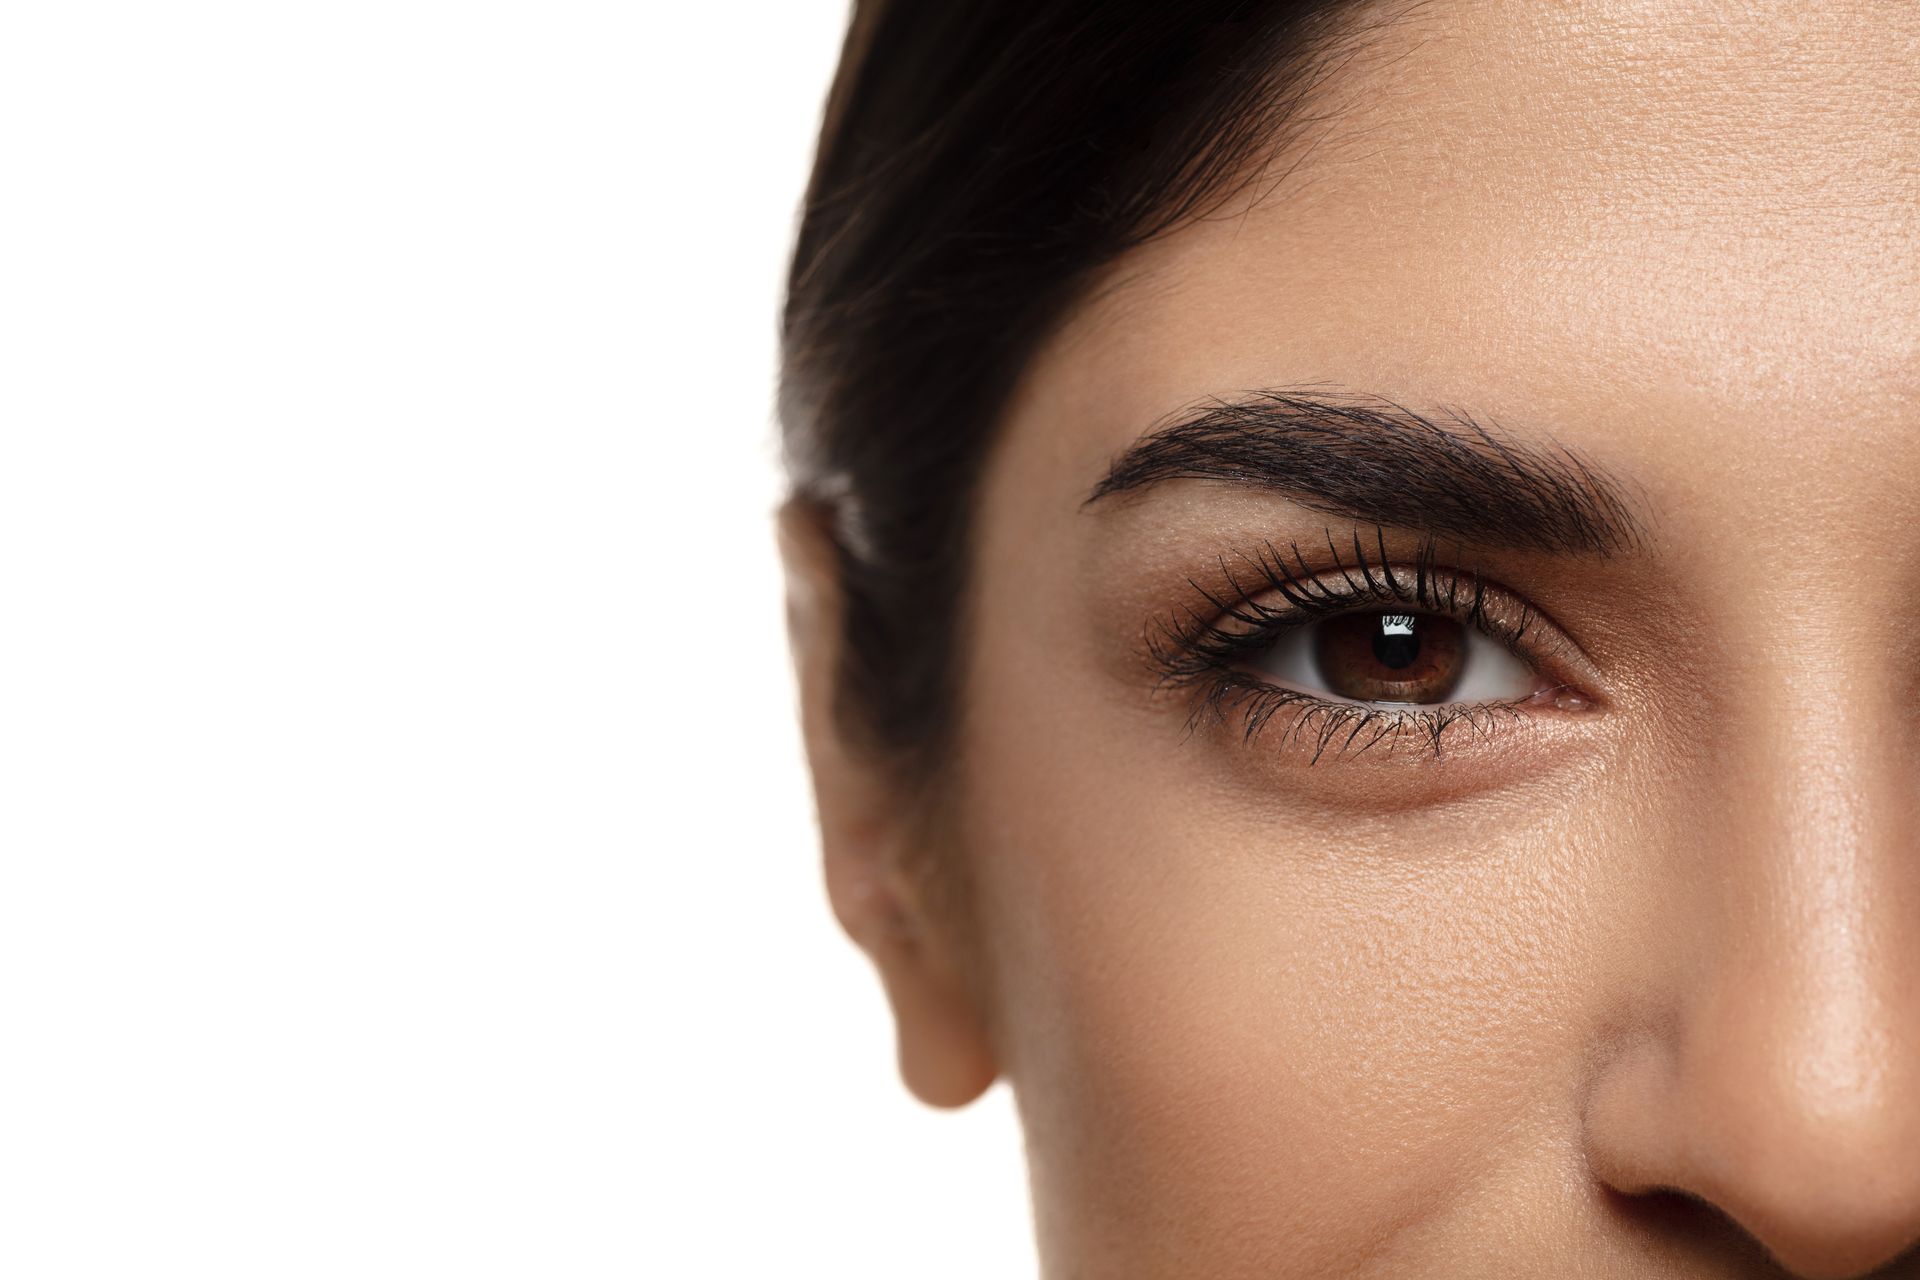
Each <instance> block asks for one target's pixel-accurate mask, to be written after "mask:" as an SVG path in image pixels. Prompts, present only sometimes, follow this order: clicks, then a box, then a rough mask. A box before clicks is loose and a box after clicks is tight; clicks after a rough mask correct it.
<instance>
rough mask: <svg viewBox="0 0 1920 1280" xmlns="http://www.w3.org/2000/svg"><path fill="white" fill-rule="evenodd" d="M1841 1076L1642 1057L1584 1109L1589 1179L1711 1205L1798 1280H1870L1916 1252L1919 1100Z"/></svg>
mask: <svg viewBox="0 0 1920 1280" xmlns="http://www.w3.org/2000/svg"><path fill="white" fill-rule="evenodd" d="M1722 1047H1723V1048H1724V1047H1727V1046H1725V1045H1724V1043H1723V1045H1722ZM1831 1047H1832V1046H1831V1045H1829V1046H1828V1048H1829V1049H1831ZM1845 1065H1846V1064H1836V1063H1835V1062H1834V1061H1833V1059H1832V1057H1831V1054H1829V1055H1828V1056H1827V1057H1826V1058H1825V1059H1824V1060H1822V1059H1820V1058H1819V1057H1818V1056H1815V1057H1812V1058H1810V1057H1809V1056H1808V1055H1807V1054H1804V1053H1802V1054H1791V1053H1788V1054H1782V1053H1775V1054H1772V1055H1757V1054H1749V1053H1736V1054H1732V1055H1729V1054H1725V1053H1714V1052H1711V1051H1709V1052H1708V1053H1705V1054H1699V1055H1694V1056H1693V1061H1691V1062H1690V1063H1687V1064H1685V1065H1679V1064H1675V1063H1674V1062H1673V1061H1672V1060H1671V1059H1667V1060H1665V1061H1662V1060H1660V1058H1659V1055H1658V1051H1657V1049H1654V1048H1652V1047H1649V1048H1648V1050H1647V1051H1646V1052H1644V1053H1642V1054H1641V1055H1640V1056H1639V1057H1638V1059H1637V1060H1635V1061H1633V1062H1626V1063H1621V1064H1618V1069H1616V1070H1614V1071H1612V1072H1609V1073H1608V1074H1607V1075H1606V1077H1605V1078H1604V1079H1603V1080H1602V1081H1601V1082H1600V1084H1599V1087H1598V1088H1597V1090H1596V1092H1595V1094H1594V1096H1593V1098H1592V1101H1591V1103H1590V1106H1589V1110H1588V1125H1587V1133H1588V1140H1589V1158H1590V1160H1591V1163H1592V1165H1593V1169H1594V1172H1595V1174H1596V1175H1597V1176H1599V1177H1600V1178H1601V1180H1602V1181H1604V1182H1606V1183H1607V1184H1608V1185H1610V1186H1612V1187H1613V1188H1614V1190H1616V1191H1619V1192H1622V1193H1624V1194H1628V1195H1642V1194H1647V1193H1651V1192H1656V1191H1679V1192H1682V1193H1684V1194H1686V1195H1687V1196H1689V1197H1692V1198H1696V1199H1699V1200H1702V1201H1704V1202H1706V1203H1708V1204H1710V1205H1712V1206H1713V1207H1714V1208H1716V1209H1717V1210H1719V1211H1720V1212H1721V1213H1723V1214H1724V1215H1725V1216H1726V1217H1727V1218H1729V1219H1730V1220H1732V1221H1733V1222H1734V1223H1735V1224H1736V1225H1737V1226H1738V1227H1740V1228H1741V1229H1742V1230H1743V1231H1745V1232H1746V1233H1747V1234H1748V1235H1750V1236H1751V1237H1752V1238H1753V1239H1754V1240H1755V1241H1756V1242H1757V1243H1758V1244H1759V1245H1760V1246H1761V1247H1763V1248H1764V1249H1765V1250H1766V1251H1767V1252H1768V1253H1769V1254H1770V1255H1771V1256H1772V1257H1773V1259H1774V1260H1775V1261H1776V1262H1777V1263H1778V1264H1779V1265H1780V1266H1781V1267H1783V1268H1785V1269H1786V1270H1787V1271H1789V1272H1791V1273H1792V1274H1793V1275H1795V1276H1799V1277H1803V1278H1804V1280H1854V1278H1856V1277H1861V1276H1865V1275H1867V1274H1869V1273H1871V1272H1874V1271H1876V1270H1878V1269H1880V1268H1882V1267H1885V1266H1887V1265H1888V1264H1889V1263H1890V1262H1893V1261H1894V1260H1895V1259H1897V1258H1899V1257H1901V1256H1902V1255H1903V1254H1905V1253H1907V1252H1908V1251H1909V1250H1910V1249H1913V1248H1914V1247H1915V1243H1916V1241H1920V1094H1917V1093H1916V1092H1915V1090H1914V1089H1913V1088H1912V1087H1911V1086H1912V1085H1913V1084H1914V1083H1915V1082H1914V1081H1913V1080H1911V1079H1907V1080H1902V1079H1899V1078H1895V1076H1894V1075H1893V1074H1892V1073H1889V1072H1888V1071H1885V1070H1874V1069H1868V1070H1845V1069H1837V1068H1838V1067H1843V1066H1845ZM1852 1065H1853V1066H1855V1067H1861V1066H1866V1067H1876V1066H1877V1067H1882V1068H1884V1067H1885V1066H1886V1065H1887V1063H1886V1060H1885V1059H1877V1060H1876V1061H1873V1062H1855V1063H1853V1064H1852ZM1821 1068H1824V1069H1821Z"/></svg>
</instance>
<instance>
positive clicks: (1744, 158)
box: [1014, 2, 1920, 498]
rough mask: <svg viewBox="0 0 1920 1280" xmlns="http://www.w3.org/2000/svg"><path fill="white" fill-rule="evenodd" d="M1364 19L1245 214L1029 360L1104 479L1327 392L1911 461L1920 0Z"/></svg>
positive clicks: (1794, 454)
mask: <svg viewBox="0 0 1920 1280" xmlns="http://www.w3.org/2000/svg"><path fill="white" fill-rule="evenodd" d="M1371 12H1372V14H1373V16H1375V17H1377V18H1379V19H1380V20H1379V21H1371V22H1370V21H1362V22H1361V23H1360V24H1359V27H1358V32H1359V34H1358V35H1357V37H1356V39H1355V41H1354V44H1353V46H1352V49H1351V52H1350V53H1348V54H1345V55H1342V56H1341V58H1339V59H1338V60H1336V63H1335V64H1334V65H1333V66H1332V67H1331V68H1330V70H1329V73H1328V75H1327V76H1326V78H1325V81H1324V83H1323V86H1322V87H1321V88H1320V89H1318V90H1317V91H1316V94H1315V96H1314V100H1313V101H1312V102H1311V103H1310V104H1309V107H1308V110H1307V111H1306V112H1305V113H1304V114H1303V117H1302V118H1301V119H1300V120H1299V121H1298V122H1297V123H1296V127H1295V134H1294V136H1292V138H1291V140H1290V142H1289V143H1288V145H1287V147H1286V149H1285V150H1283V151H1282V152H1281V153H1280V154H1278V155H1277V156H1276V157H1275V158H1274V160H1273V162H1272V163H1271V164H1269V165H1268V166H1267V168H1266V170H1265V171H1264V172H1263V173H1262V174H1260V175H1259V176H1258V177H1257V178H1256V180H1255V181H1254V183H1253V185H1252V186H1251V187H1250V188H1249V189H1248V190H1249V194H1248V197H1247V198H1243V199H1240V200H1237V201H1236V202H1235V203H1233V204H1232V205H1230V206H1229V207H1227V208H1225V209H1223V210H1221V211H1220V212H1219V213H1217V214H1215V215H1213V216H1211V217H1209V218H1208V219H1206V220H1204V221H1201V222H1198V223H1194V224H1191V225H1189V226H1186V227H1184V228H1182V229H1181V230H1179V231H1178V232H1176V233H1174V234H1172V235H1170V236H1167V237H1166V238H1164V239H1163V240H1161V241H1159V242H1156V243H1155V244H1153V245H1150V246H1148V247H1147V248H1145V249H1143V250H1140V251H1138V252H1136V253H1135V254H1133V255H1131V256H1130V257H1128V258H1127V259H1125V260H1123V261H1122V262H1120V263H1118V264H1116V266H1115V269H1114V271H1113V274H1112V276H1111V278H1110V279H1109V280H1107V281H1106V282H1104V287H1103V288H1101V289H1100V290H1097V291H1096V293H1095V294H1094V297H1093V300H1092V301H1091V302H1090V303H1089V304H1088V305H1086V306H1085V307H1084V308H1083V309H1082V310H1081V311H1080V313H1079V314H1077V315H1076V316H1075V317H1073V318H1072V319H1071V320H1070V321H1069V322H1068V324H1067V325H1066V326H1065V328H1064V329H1063V330H1062V332H1061V333H1060V334H1059V335H1057V337H1056V340H1055V342H1054V343H1053V344H1052V346H1051V348H1050V349H1049V350H1048V351H1047V352H1045V353H1043V357H1042V359H1041V360H1040V361H1038V362H1037V363H1036V366H1035V368H1036V376H1035V377H1034V378H1033V379H1032V380H1031V382H1032V383H1033V385H1032V386H1030V387H1029V388H1028V390H1027V393H1026V394H1025V396H1024V397H1023V399H1024V400H1025V401H1026V405H1025V408H1026V410H1027V411H1029V412H1039V413H1042V414H1044V416H1045V418H1046V419H1047V420H1048V421H1049V422H1051V423H1061V422H1072V423H1075V424H1079V426H1078V435H1079V439H1078V443H1079V444H1080V445H1081V446H1083V447H1082V448H1081V449H1078V450H1075V449H1074V448H1073V447H1072V446H1071V445H1067V444H1065V443H1064V442H1062V441H1060V440H1059V439H1058V437H1057V436H1056V438H1055V440H1054V442H1053V444H1052V446H1050V447H1052V448H1053V449H1055V450H1056V451H1062V450H1064V451H1065V452H1069V453H1074V454H1076V455H1077V456H1075V458H1074V461H1075V462H1076V464H1081V465H1082V468H1083V469H1084V464H1092V465H1093V468H1094V471H1095V473H1096V474H1097V470H1098V464H1099V461H1100V460H1101V459H1103V458H1105V457H1107V456H1110V455H1111V453H1112V451H1113V450H1115V449H1117V448H1119V447H1122V446H1124V445H1125V444H1126V443H1127V442H1128V441H1130V440H1131V439H1132V438H1133V437H1134V436H1136V435H1138V434H1139V433H1140V431H1141V430H1142V429H1144V428H1145V427H1147V426H1149V425H1150V424H1151V422H1152V420H1153V419H1154V418H1155V417H1157V416H1159V415H1163V414H1165V413H1168V412H1171V411H1172V410H1175V409H1177V408H1179V407H1181V406H1182V405H1186V404H1189V403H1191V402H1192V401H1193V400H1194V399H1196V398H1197V397H1201V396H1207V395H1215V394H1227V393H1232V392H1235V391H1241V390H1245V389H1247V388H1249V387H1257V386H1272V385H1281V384H1284V385H1299V384H1301V383H1332V384H1339V385H1344V386H1346V387H1349V388H1354V389H1359V390H1364V391H1369V392H1379V393H1383V394H1387V395H1393V396H1397V397H1406V398H1408V399H1409V400H1410V401H1414V402H1418V403H1423V404H1431V403H1433V402H1435V401H1439V402H1443V403H1450V404H1457V405H1460V406H1462V407H1465V408H1468V409H1470V410H1471V411H1473V412H1475V413H1476V414H1486V415H1491V416H1493V417H1495V418H1497V419H1500V420H1502V421H1511V422H1514V423H1519V424H1525V425H1533V424H1541V425H1545V426H1548V427H1550V428H1551V429H1552V430H1553V431H1554V432H1555V434H1557V435H1559V436H1562V437H1567V438H1573V437H1587V436H1591V435H1592V434H1593V433H1594V432H1595V431H1600V432H1602V433H1603V434H1604V435H1605V436H1606V437H1607V443H1608V444H1609V445H1611V446H1613V447H1609V448H1606V449H1603V450H1601V452H1602V454H1603V455H1606V456H1613V457H1624V458H1626V459H1627V460H1632V459H1633V458H1634V456H1635V455H1637V454H1641V453H1645V452H1648V451H1660V450H1664V451H1665V452H1666V453H1667V454H1668V455H1671V454H1672V451H1673V450H1675V449H1676V448H1677V449H1680V450H1682V452H1685V451H1686V450H1688V449H1692V450H1694V451H1695V452H1696V453H1699V454H1701V455H1702V456H1712V457H1715V458H1717V459H1718V461H1719V462H1720V463H1721V464H1723V465H1722V471H1723V473H1724V470H1725V467H1726V466H1762V465H1765V464H1766V461H1767V460H1768V459H1769V458H1773V459H1774V460H1777V461H1789V460H1793V459H1804V458H1805V456H1806V451H1807V450H1808V449H1810V448H1811V449H1815V450H1826V449H1833V450H1837V451H1840V452H1841V454H1842V455H1844V456H1845V457H1851V458H1852V460H1853V461H1854V462H1855V463H1856V464H1857V463H1861V462H1863V461H1864V456H1865V455H1864V454H1863V453H1862V450H1863V449H1864V450H1865V452H1866V453H1871V452H1873V451H1875V450H1879V449H1884V448H1887V447H1895V448H1898V449H1901V450H1903V451H1907V452H1912V451H1913V449H1914V445H1913V437H1914V436H1915V434H1916V433H1915V431H1914V429H1913V425H1914V418H1913V413H1914V408H1915V398H1916V391H1917V390H1920V355H1917V354H1916V352H1917V348H1916V338H1917V337H1920V231H1917V229H1916V210H1917V209H1920V112H1917V111H1916V103H1915V99H1916V90H1915V68H1916V65H1920V6H1904V5H1883V4H1865V3H1863V4H1852V3H1838V4H1820V5H1787V4H1781V5H1768V6H1744V5H1743V6H1730V5H1726V4H1724V3H1717V2H1715V3H1696V4H1687V3H1654V2H1643V3H1600V4H1583V3H1551V4H1549V3H1538V2H1527V3H1519V2H1516V3H1485V4H1462V3H1436V4H1420V5H1414V6H1411V7H1409V6H1406V5H1397V6H1392V7H1391V8H1390V9H1389V8H1382V9H1379V10H1375V11H1371ZM1021 409H1022V407H1021V405H1020V404H1019V403H1018V402H1017V403H1016V412H1015V415H1014V416H1015V418H1016V420H1018V419H1019V418H1020V417H1021ZM1762 428H1764V429H1762ZM1016 434H1017V432H1016ZM1729 445H1737V448H1738V450H1739V454H1738V456H1737V457H1734V456H1731V455H1729V454H1727V452H1726V448H1727V446H1729ZM1770 451H1774V452H1770ZM1849 451H1850V452H1849ZM1880 461H1881V464H1882V465H1880V466H1879V467H1877V468H1875V469H1873V471H1872V473H1871V474H1869V475H1867V476H1865V477H1863V478H1864V479H1866V480H1869V481H1871V480H1873V479H1874V478H1875V477H1876V476H1877V477H1884V475H1885V467H1884V462H1885V459H1884V458H1882V459H1881V460H1880ZM1670 469H1671V468H1670ZM1673 483H1674V485H1675V486H1676V487H1677V488H1679V489H1681V490H1682V492H1680V493H1678V494H1676V495H1675V496H1678V497H1681V498H1685V497H1687V496H1689V495H1688V494H1686V493H1685V492H1684V489H1685V483H1684V478H1681V477H1676V478H1674V480H1673Z"/></svg>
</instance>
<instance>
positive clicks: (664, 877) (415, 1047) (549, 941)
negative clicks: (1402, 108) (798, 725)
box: [0, 0, 1033, 1280]
mask: <svg viewBox="0 0 1920 1280" xmlns="http://www.w3.org/2000/svg"><path fill="white" fill-rule="evenodd" d="M843 18H844V13H843V10H842V7H841V4H840V3H837V2H836V0H760V2H759V3H757V4H753V3H749V4H719V3H706V2H704V0H694V2H691V3H661V2H659V0H654V2H653V3H645V2H642V3H635V2H634V0H622V2H620V3H611V2H610V3H564V2H563V3H555V2H553V0H548V2H546V3H540V4H534V3H528V2H522V3H513V4H500V3H494V4H488V3H463V4H453V3H422V2H420V0H378V2H377V3H368V2H356V0H345V2H342V0H330V2H329V3H326V4H318V3H314V4H292V3H268V4H263V3H258V2H257V0H250V2H247V3H229V4H207V3H174V4H151V3H118V4H98V3H85V2H84V0H61V2H60V3H42V4H19V5H12V6H8V8H7V16H6V18H5V20H4V22H3V23H0V662H3V663H4V666H3V667H0V744H3V745H0V1274H4V1275H6V1276H9V1277H20V1278H22V1280H29V1278H38V1277H59V1276H114V1277H131V1276H153V1275H183V1276H193V1277H196V1278H206V1277H227V1276H233V1277H241V1276H244V1277H248V1278H249V1280H256V1278H258V1277H282V1276H326V1277H330V1278H331V1277H343V1276H355V1277H359V1276H406V1277H417V1276H460V1277H473V1276H538V1277H543V1278H544V1277H598V1276H662V1277H667V1276H681V1275H687V1276H707V1275H713V1276H755V1277H758V1276H788V1275H836V1276H852V1277H861V1276H874V1277H882V1276H884V1277H908V1276H911V1277H948V1276H953V1277H958V1276H969V1277H973V1276H1018V1275H1022V1274H1031V1272H1032V1268H1033V1263H1032V1254H1031V1246H1030V1245H1029V1244H1028V1243H1027V1239H1026V1235H1027V1231H1028V1224H1027V1219H1026V1208H1025V1186H1024V1172H1023V1169H1022V1166H1021V1163H1020V1158H1019V1146H1018V1136H1017V1132H1016V1129H1015V1126H1014V1122H1013V1118H1012V1114H1011V1107H1010V1105H1009V1101H1008V1099H1007V1097H1006V1095H1005V1092H1004V1090H996V1091H995V1092H994V1093H993V1094H991V1095H989V1097H988V1098H987V1099H986V1100H985V1101H984V1102H983V1103H981V1104H979V1105H977V1106H976V1107H975V1108H973V1109H971V1110H968V1111H965V1112H961V1113H958V1114H952V1115H949V1114H939V1113H934V1112H930V1111H926V1110H924V1109H922V1108H920V1107H919V1106H918V1105H917V1104H915V1103H913V1102H912V1101H911V1100H909V1099H908V1097H907V1096H906V1094H905V1093H904V1091H903V1090H902V1089H901V1087H900V1086H899V1084H898V1083H897V1080H896V1078H895V1076H894V1074H893V1070H892V1062H891V1056H892V1050H891V1044H890V1040H889V1026H888V1023H887V1020H886V1015H885V1010H884V1005H883V1003H882V1001H881V999H880V996H879V992H878V986H877V983H876V982H875V981H874V980H873V978H872V977H871V975H870V973H869V972H868V971H867V969H866V967H865V965H864V962H862V961H861V960H860V958H859V957H858V955H857V954H856V953H855V952H854V951H853V950H852V948H851V947H850V946H849V945H848V944H847V943H846V942H845V941H844V940H843V939H842V938H841V937H840V936H839V934H838V932H837V930H836V929H835V927H834V925H833V923H832V920H831V917H830V915H829V913H828V911H827V908H826V904H825V900H824V897H823V895H822V892H821V890H820V887H819V876H818V872H817V869H816V867H817V861H816V857H815V851H814V848H813V845H812V838H813V837H812V824H811V814H810V810H809V804H808V799H807V793H806V790H805V781H804V775H803V773H802V771H801V766H800V761H799V747H798V742H797V734H796V732H795V730H794V728H793V726H792V723H791V719H792V691H791V687H790V683H789V673H788V668H787V656H786V652H785V648H784V638H783V635H782V631H781V616H780V605H779V598H778V579H777V574H776V567H775V561H774V554H773V547H772V540H771V536H770V531H769V522H768V515H769V512H770V511H771V509H772V507H773V505H774V503H775V501H776V500H777V496H778V492H779V481H778V476H777V472H776V469H775V466H774V457H775V454H774V447H773V432H772V426H771V411H770V406H771V377H772V369H773V359H774V334H775V315H776V307H777V299H778V291H779V281H780V276H781V272H782V268H783V259H784V255H785V253H786V251H787V248H788V241H789V238H790V235H791V232H792V219H793V212H794V207H795V204H796V202H797V200H798V197H799V194H800V191H801V188H802V184H803V181H804V177H805V172H806V166H807V162H808V158H809V153H810V150H811V147H812V142H813V132H814V129H815V127H816V124H817V120H818V113H819V109H820V104H821V100H822V96H823V94H824V92H825V87H826V83H827V79H828V76H829V74H830V72H831V69H832V63H833V59H834V57H835V55H836V54H837V51H838V42H839V37H840V31H841V25H842V22H843Z"/></svg>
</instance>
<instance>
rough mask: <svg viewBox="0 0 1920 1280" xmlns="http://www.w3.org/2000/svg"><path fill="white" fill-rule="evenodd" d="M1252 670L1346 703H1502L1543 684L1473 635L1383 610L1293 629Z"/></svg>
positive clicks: (1449, 621) (1450, 622)
mask: <svg viewBox="0 0 1920 1280" xmlns="http://www.w3.org/2000/svg"><path fill="white" fill-rule="evenodd" d="M1250 665H1251V667H1252V669H1253V670H1254V671H1256V672H1258V673H1259V674H1261V675H1263V676H1265V677H1267V678H1269V679H1271V680H1274V681H1276V682H1278V683H1282V684H1286V685H1289V686H1291V687H1293V688H1295V689H1298V690H1300V691H1302V692H1305V693H1311V694H1317V695H1320V696H1323V697H1332V698H1337V699H1340V700H1343V701H1347V702H1387V703H1415V704H1431V703H1440V702H1494V701H1507V700H1512V699H1516V698H1524V697H1526V696H1527V695H1528V694H1529V693H1532V692H1534V691H1535V690H1536V689H1537V688H1538V687H1539V684H1540V677H1539V676H1538V675H1536V674H1535V673H1534V671H1533V670H1532V669H1531V668H1529V667H1528V666H1527V664H1526V663H1524V662H1522V661H1521V660H1520V659H1519V658H1517V657H1515V656H1514V655H1513V654H1512V653H1511V652H1509V651H1508V650H1507V649H1506V648H1505V647H1504V646H1502V645H1501V644H1500V643H1499V642H1498V641H1496V640H1494V639H1493V638H1492V637H1490V636H1488V635H1486V634H1485V633H1484V632H1482V631H1480V630H1478V629H1477V628H1474V627H1470V626H1467V625H1465V624H1463V623H1461V622H1459V621H1457V620H1455V619H1453V618H1449V617H1445V616H1442V615H1439V614H1429V613H1396V612H1393V611H1391V610H1385V609H1382V610H1370V611H1368V612H1364V613H1348V614H1342V615H1340V616H1339V617H1336V618H1327V619H1323V620H1321V621H1319V622H1313V623H1308V624H1306V625H1304V626H1301V627H1298V628H1295V629H1294V630H1292V631H1289V632H1288V633H1287V634H1286V635H1284V636H1282V637H1281V639H1280V641H1279V642H1278V643H1277V644H1275V645H1274V646H1273V648H1271V649H1269V650H1267V652H1266V653H1264V654H1262V655H1261V656H1260V657H1258V658H1256V659H1254V661H1253V662H1252V663H1251V664H1250Z"/></svg>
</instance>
